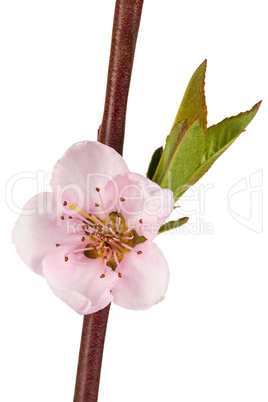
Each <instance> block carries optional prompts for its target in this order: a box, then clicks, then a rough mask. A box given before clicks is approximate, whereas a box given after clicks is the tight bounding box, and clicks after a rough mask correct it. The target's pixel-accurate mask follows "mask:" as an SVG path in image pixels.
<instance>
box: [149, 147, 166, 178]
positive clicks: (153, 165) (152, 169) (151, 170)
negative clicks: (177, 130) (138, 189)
mask: <svg viewBox="0 0 268 402" xmlns="http://www.w3.org/2000/svg"><path fill="white" fill-rule="evenodd" d="M162 153H163V147H160V148H157V149H156V150H155V151H154V153H153V156H152V159H151V162H150V164H149V167H148V171H147V174H146V176H147V177H148V179H151V180H152V178H153V176H154V173H155V171H156V168H157V165H158V163H159V160H160V158H161V156H162Z"/></svg>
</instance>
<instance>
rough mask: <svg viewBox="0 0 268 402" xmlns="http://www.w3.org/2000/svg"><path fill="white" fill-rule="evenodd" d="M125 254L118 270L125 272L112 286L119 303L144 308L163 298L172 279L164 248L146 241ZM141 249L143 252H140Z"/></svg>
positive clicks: (115, 298)
mask: <svg viewBox="0 0 268 402" xmlns="http://www.w3.org/2000/svg"><path fill="white" fill-rule="evenodd" d="M134 250H135V251H131V252H129V253H125V254H124V257H123V260H122V262H121V263H120V265H119V267H117V269H116V271H117V272H118V273H119V272H120V273H121V274H122V278H121V279H120V280H119V281H117V282H116V283H115V285H114V287H113V289H112V294H113V296H114V302H115V303H116V304H118V305H119V306H122V307H125V308H128V309H132V310H142V309H146V308H149V307H151V306H153V305H154V304H156V303H158V302H159V301H161V300H163V298H164V296H165V293H166V290H167V286H168V280H169V269H168V265H167V262H166V260H165V258H164V256H163V253H162V251H161V250H160V249H159V248H158V247H157V246H156V244H154V243H151V242H149V241H146V242H145V243H142V244H139V245H138V246H136V247H135V249H134ZM136 250H137V251H142V254H137V252H136Z"/></svg>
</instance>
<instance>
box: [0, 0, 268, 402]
mask: <svg viewBox="0 0 268 402" xmlns="http://www.w3.org/2000/svg"><path fill="white" fill-rule="evenodd" d="M113 9H114V1H112V0H102V1H98V2H96V1H90V0H87V1H85V0H79V1H76V2H75V1H70V0H64V1H61V0H53V1H52V0H47V1H36V0H32V1H30V0H24V1H18V0H17V1H15V0H9V1H2V2H1V9H0V15H1V17H0V34H1V45H0V55H1V66H0V80H1V91H0V93H1V95H0V96H1V105H0V113H1V118H0V121H1V123H0V124H1V142H2V146H1V181H2V183H1V188H2V197H1V198H2V199H1V202H3V205H2V207H1V224H2V226H1V246H2V252H1V272H2V273H1V283H0V286H1V289H0V296H1V370H2V372H1V383H2V384H1V388H0V399H1V401H5V402H11V401H12V402H13V401H24V400H25V401H26V400H27V402H36V401H38V402H47V401H50V402H70V401H72V398H73V388H74V383H75V376H76V366H77V357H78V351H79V343H80V334H81V326H82V317H81V316H79V315H77V314H76V313H74V312H73V311H72V310H71V309H70V308H68V307H67V306H66V305H65V304H64V303H62V302H61V301H60V300H59V299H57V298H56V297H55V296H54V295H53V294H52V292H51V291H50V289H49V288H48V286H47V284H46V282H45V281H44V280H43V279H42V278H41V277H39V276H37V275H35V274H33V273H32V272H31V271H30V270H29V269H28V268H27V267H26V266H24V264H23V262H22V261H21V260H20V258H19V257H18V256H17V255H16V253H15V249H14V246H13V245H12V244H11V230H12V227H13V225H14V222H15V220H16V219H17V213H18V210H19V209H20V208H21V207H22V206H23V204H24V203H25V202H26V201H27V200H28V199H29V198H30V197H32V196H33V195H34V194H35V193H36V192H38V191H42V190H43V189H44V186H45V184H46V183H47V180H45V181H44V182H43V181H42V172H45V175H46V174H47V173H49V172H51V170H52V167H53V165H54V163H55V162H56V161H57V160H58V159H59V157H61V155H62V154H63V152H64V151H65V150H66V149H67V147H69V146H70V145H71V144H72V143H74V142H77V141H80V140H86V139H89V140H95V139H96V133H97V129H98V127H99V124H100V123H101V119H102V112H103V104H104V96H105V87H106V75H107V67H108V58H109V48H110V37H111V29H112V19H113ZM267 33H268V29H267V20H266V11H265V2H264V1H261V0H255V1H254V3H252V2H249V1H243V2H242V1H234V0H232V1H230V0H225V1H222V2H214V1H211V0H204V1H202V2H200V1H195V0H192V1H188V2H185V1H183V2H182V1H181V2H178V1H177V0H165V1H163V0H162V1H159V0H154V1H152V0H145V4H144V10H143V16H142V22H141V27H140V32H139V38H138V44H137V51H136V59H135V64H134V71H133V77H132V83H131V90H130V96H129V104H128V117H127V124H126V137H125V148H124V157H125V159H126V161H127V163H128V165H129V168H130V169H131V170H132V171H136V172H139V173H142V174H145V172H146V170H147V166H148V163H149V160H150V157H151V154H152V152H153V151H154V150H155V149H156V148H157V147H159V146H160V145H162V144H164V142H165V137H166V136H167V134H168V133H169V130H170V128H171V126H172V123H173V120H174V118H175V115H176V112H177V109H178V106H179V102H180V100H181V98H182V96H183V93H184V90H185V88H186V85H187V83H188V80H189V78H190V76H191V74H192V73H193V72H194V70H195V69H196V68H197V67H198V66H199V65H200V63H201V62H202V61H203V60H204V59H205V58H207V59H208V70H207V78H206V95H207V104H208V110H209V115H208V122H209V125H211V124H214V123H216V122H218V121H220V120H222V119H223V118H225V117H226V116H231V115H234V114H237V113H239V112H241V111H245V110H248V109H249V108H251V107H252V106H253V104H255V103H256V102H257V101H259V100H260V99H264V102H263V104H262V106H261V109H260V111H259V113H258V114H257V116H256V118H255V119H254V121H253V122H252V123H251V124H250V126H249V128H248V130H247V131H246V133H243V134H242V135H241V137H240V138H239V139H238V140H237V142H236V143H235V144H233V145H232V146H231V148H230V149H229V150H227V152H226V153H225V154H224V155H223V156H222V157H221V158H220V160H219V161H217V162H216V164H215V165H214V166H213V167H212V169H211V170H210V171H209V172H208V173H207V174H206V175H205V176H204V178H203V179H202V181H200V184H198V185H197V186H196V188H195V190H194V191H192V192H190V191H189V194H187V193H186V195H185V197H184V198H182V199H181V202H180V205H181V211H182V212H181V213H182V214H184V215H188V216H190V221H189V222H190V223H189V225H188V226H187V228H186V226H185V227H184V228H182V230H181V231H180V232H179V234H177V235H175V234H165V235H162V236H159V237H158V238H157V240H156V241H157V243H158V245H159V246H160V247H161V248H162V249H163V251H164V253H165V255H166V258H167V260H168V262H169V265H170V271H171V279H170V285H169V289H168V292H167V295H166V299H165V300H164V301H163V302H162V303H160V304H158V305H157V306H155V307H153V308H151V309H149V310H147V311H143V312H135V311H128V310H124V309H122V308H119V307H117V306H116V305H112V307H111V313H110V317H109V324H108V330H107V338H106V345H105V353H104V360H103V369H102V377H101V387H100V394H99V401H100V402H107V401H112V402H113V401H116V402H120V401H124V402H125V401H128V402H134V401H135V402H136V401H141V402H147V401H155V402H160V401H161V402H162V401H168V402H177V401H180V402H199V401H205V402H215V401H217V402H221V401H224V402H225V401H228V402H240V401H241V402H242V401H243V402H253V401H254V402H255V401H258V402H267V400H268V387H267V375H268V343H267V339H268V314H267V312H268V272H267V220H266V218H267V217H266V216H265V215H263V206H262V197H263V205H264V204H265V200H266V198H265V197H266V194H265V191H266V190H265V188H264V187H265V186H264V185H263V184H264V183H265V181H266V178H267V145H268V143H267V128H266V124H265V122H266V119H267V117H266V116H267V112H268V110H267V104H268V103H267V101H268V88H267V68H268V63H267ZM37 171H40V172H41V173H40V176H39V181H38V184H37V181H36V180H34V179H27V180H21V181H19V182H18V183H17V184H16V185H15V186H14V188H13V190H14V192H13V201H14V203H15V204H16V206H15V205H14V204H13V203H11V201H10V186H9V187H8V194H7V197H8V204H9V205H6V203H5V202H4V187H5V186H6V184H7V183H9V185H10V179H11V177H12V176H13V175H16V174H18V173H20V172H33V173H34V174H36V172H37ZM259 171H260V172H259ZM254 172H258V173H257V174H256V175H253V176H252V177H251V184H252V185H254V186H255V187H253V188H250V187H248V188H247V189H245V187H243V186H245V185H246V184H245V183H249V177H250V175H252V174H253V173H254ZM262 173H263V184H262ZM236 183H238V185H237V186H236V187H234V189H233V190H232V193H229V192H230V189H232V187H233V186H234V185H236ZM208 185H209V186H210V188H209V189H208V190H207V192H206V193H205V196H202V191H203V190H204V186H208ZM200 186H201V187H200ZM202 186H203V187H202ZM240 186H241V188H240ZM248 186H249V184H248ZM202 188H203V190H202ZM238 189H242V190H243V191H241V192H239V193H238V192H237V191H238ZM252 190H253V191H254V192H252ZM230 194H232V197H231V199H230ZM228 197H229V199H230V206H231V208H232V210H233V213H232V214H230V212H229V210H228ZM238 215H240V217H239V216H238ZM177 216H178V217H179V215H177ZM265 220H266V221H265ZM207 232H210V233H207ZM211 232H213V233H211ZM265 240H266V241H265Z"/></svg>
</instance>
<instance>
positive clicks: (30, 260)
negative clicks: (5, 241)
mask: <svg viewBox="0 0 268 402" xmlns="http://www.w3.org/2000/svg"><path fill="white" fill-rule="evenodd" d="M59 216H60V215H58V214H57V210H56V207H55V205H54V202H53V194H52V193H40V194H37V195H35V196H34V197H33V198H31V199H30V200H29V201H28V202H27V203H26V204H25V206H24V207H23V210H22V214H21V216H20V217H19V219H18V220H17V222H16V223H15V226H14V229H13V233H12V238H13V242H14V243H15V245H16V250H17V252H18V254H19V255H20V257H21V258H22V260H23V261H24V262H25V264H26V265H28V267H30V268H31V269H32V270H33V271H34V272H36V273H37V274H39V275H42V260H43V258H44V256H45V255H46V254H48V253H52V252H53V251H55V250H56V244H61V243H71V242H74V241H79V240H80V238H81V235H78V234H72V233H71V234H70V233H68V228H67V224H68V222H66V220H65V221H61V220H60V219H59Z"/></svg>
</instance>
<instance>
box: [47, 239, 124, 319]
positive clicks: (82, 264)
mask: <svg viewBox="0 0 268 402" xmlns="http://www.w3.org/2000/svg"><path fill="white" fill-rule="evenodd" d="M72 250H73V248H72V247H60V248H59V249H58V250H57V251H56V252H54V253H51V254H48V255H47V256H46V257H45V258H44V260H43V274H44V277H45V279H46V280H47V282H48V284H49V285H50V287H51V289H52V291H53V292H54V293H55V294H56V296H58V297H59V298H60V299H62V300H63V301H64V302H65V303H66V304H68V306H70V307H72V308H73V309H74V310H75V311H76V312H77V313H79V314H91V313H93V312H95V311H98V310H101V309H103V308H104V307H106V306H107V305H108V304H109V303H110V302H111V301H112V299H113V296H112V294H111V292H110V290H111V288H112V287H113V285H114V283H115V282H116V281H118V280H119V278H118V276H117V274H116V273H115V272H113V271H112V270H111V269H110V268H108V267H107V269H106V272H105V267H104V262H103V259H102V258H96V259H90V258H87V257H85V255H84V254H83V253H79V254H72V253H70V254H67V255H68V261H67V262H66V261H65V255H66V253H68V252H71V251H72ZM104 273H105V278H100V276H101V275H102V274H104Z"/></svg>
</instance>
